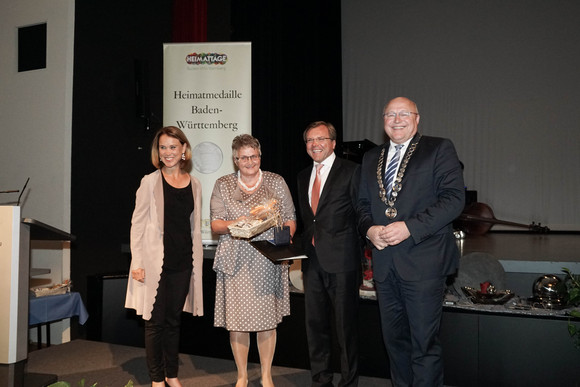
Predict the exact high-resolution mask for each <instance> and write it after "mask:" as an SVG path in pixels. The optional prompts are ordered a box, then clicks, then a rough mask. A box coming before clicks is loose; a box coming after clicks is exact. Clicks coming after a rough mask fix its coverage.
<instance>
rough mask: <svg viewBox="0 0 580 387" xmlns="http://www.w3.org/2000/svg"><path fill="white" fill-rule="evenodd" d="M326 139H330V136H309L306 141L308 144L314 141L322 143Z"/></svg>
mask: <svg viewBox="0 0 580 387" xmlns="http://www.w3.org/2000/svg"><path fill="white" fill-rule="evenodd" d="M325 140H330V137H316V138H307V139H306V141H304V142H305V143H307V144H312V143H314V142H317V143H321V142H323V141H325Z"/></svg>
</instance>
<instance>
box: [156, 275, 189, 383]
mask: <svg viewBox="0 0 580 387" xmlns="http://www.w3.org/2000/svg"><path fill="white" fill-rule="evenodd" d="M190 278H191V269H190V270H186V271H178V272H166V271H163V272H162V273H161V279H160V280H159V287H158V288H157V296H156V297H155V303H154V304H153V311H152V312H151V319H150V320H149V321H145V353H146V355H147V367H148V369H149V375H150V376H151V380H152V381H153V382H162V381H164V380H165V378H166V377H167V378H176V377H177V371H178V369H179V328H180V325H181V312H182V310H183V305H184V304H185V298H186V297H187V292H188V290H189V281H190Z"/></svg>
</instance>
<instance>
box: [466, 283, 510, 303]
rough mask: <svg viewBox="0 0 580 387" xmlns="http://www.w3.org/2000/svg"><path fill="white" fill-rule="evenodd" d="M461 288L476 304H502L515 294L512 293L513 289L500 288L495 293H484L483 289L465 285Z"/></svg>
mask: <svg viewBox="0 0 580 387" xmlns="http://www.w3.org/2000/svg"><path fill="white" fill-rule="evenodd" d="M461 290H463V293H465V295H466V296H467V297H468V298H469V299H470V300H471V301H472V302H473V303H474V304H492V305H502V304H505V303H506V302H507V301H508V300H509V299H510V298H512V297H513V296H514V293H512V292H511V290H503V291H499V290H498V291H496V292H495V293H493V294H490V293H482V292H481V291H479V290H477V289H474V288H472V287H469V286H463V287H461Z"/></svg>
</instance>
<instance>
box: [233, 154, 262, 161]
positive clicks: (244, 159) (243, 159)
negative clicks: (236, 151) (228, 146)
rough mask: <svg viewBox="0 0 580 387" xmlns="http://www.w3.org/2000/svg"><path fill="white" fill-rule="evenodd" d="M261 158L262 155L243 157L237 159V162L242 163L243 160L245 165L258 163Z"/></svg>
mask: <svg viewBox="0 0 580 387" xmlns="http://www.w3.org/2000/svg"><path fill="white" fill-rule="evenodd" d="M259 158H260V155H251V156H242V157H236V161H240V160H241V161H243V162H244V163H247V162H248V161H250V160H252V161H256V160H258V159H259Z"/></svg>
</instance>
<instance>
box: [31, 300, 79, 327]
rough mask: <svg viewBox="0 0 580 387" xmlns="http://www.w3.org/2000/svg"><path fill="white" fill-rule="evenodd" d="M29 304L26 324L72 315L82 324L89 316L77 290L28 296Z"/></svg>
mask: <svg viewBox="0 0 580 387" xmlns="http://www.w3.org/2000/svg"><path fill="white" fill-rule="evenodd" d="M29 305H30V307H29V312H28V325H36V324H45V323H48V322H51V321H57V320H62V319H65V318H70V317H73V316H78V317H79V323H81V325H82V324H84V323H85V322H86V321H87V319H88V318H89V314H88V312H87V309H86V308H85V305H84V304H83V300H82V299H81V295H80V294H79V293H77V292H70V293H65V294H59V295H56V296H44V297H36V298H30V303H29Z"/></svg>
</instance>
